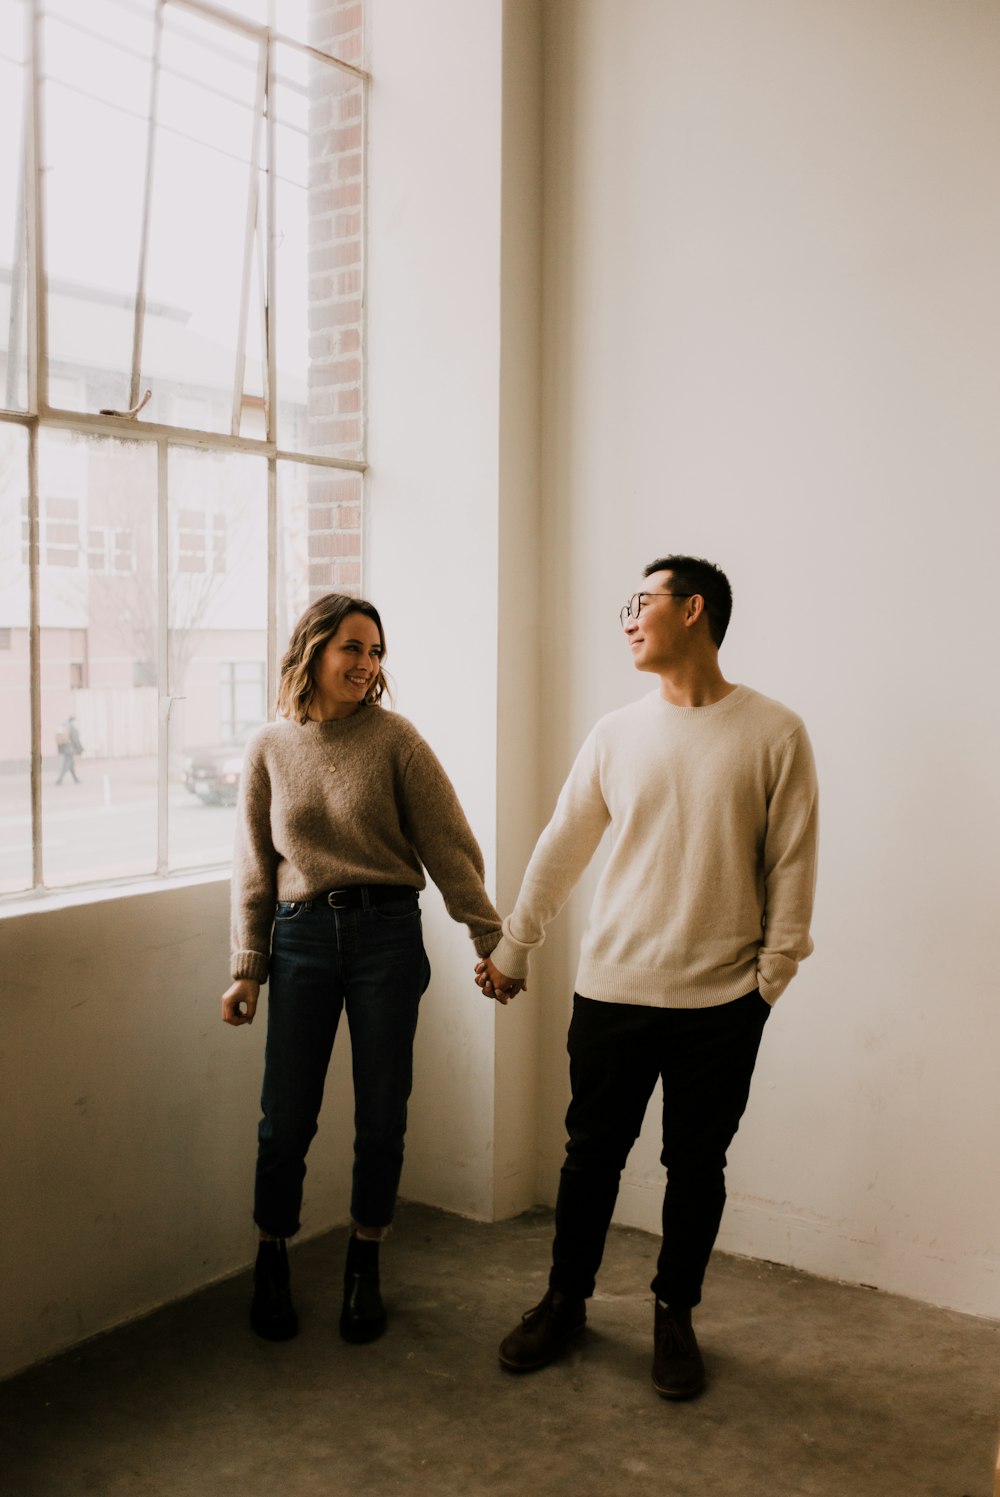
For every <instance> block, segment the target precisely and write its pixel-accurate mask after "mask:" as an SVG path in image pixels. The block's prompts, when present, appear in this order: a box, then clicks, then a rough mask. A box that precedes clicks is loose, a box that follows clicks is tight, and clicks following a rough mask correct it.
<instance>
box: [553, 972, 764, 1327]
mask: <svg viewBox="0 0 1000 1497" xmlns="http://www.w3.org/2000/svg"><path fill="white" fill-rule="evenodd" d="M770 1012H771V1010H770V1008H769V1006H768V1004H767V1003H766V1002H765V1001H764V999H763V998H761V996H760V994H759V993H758V992H757V991H756V990H754V992H752V993H747V994H746V995H745V997H743V998H737V999H735V1000H734V1001H733V1002H731V1003H723V1004H720V1005H719V1006H718V1007H716V1008H643V1007H639V1006H638V1005H634V1004H628V1003H597V1002H595V1001H593V1000H592V999H590V998H581V997H580V995H579V994H575V995H574V998H573V1020H572V1023H571V1024H570V1029H569V1041H568V1049H569V1057H570V1081H571V1083H572V1090H573V1099H572V1101H571V1102H570V1106H569V1111H568V1113H567V1114H566V1132H567V1134H568V1135H569V1138H568V1142H567V1144H566V1162H565V1163H564V1165H563V1168H562V1174H561V1176H560V1180H559V1196H558V1199H557V1201H556V1236H555V1242H554V1244H553V1249H552V1272H551V1274H550V1278H549V1282H550V1285H551V1287H552V1288H553V1289H558V1290H561V1291H562V1292H563V1293H564V1294H571V1295H574V1296H577V1297H581V1298H584V1299H586V1298H588V1297H589V1296H590V1295H591V1294H593V1292H594V1284H595V1281H596V1277H597V1270H598V1268H599V1267H600V1265H601V1258H602V1257H603V1254H604V1240H605V1237H606V1236H607V1231H608V1227H609V1225H610V1223H611V1216H612V1213H613V1211H614V1208H615V1201H616V1200H617V1198H618V1182H619V1179H620V1177H621V1172H622V1169H623V1168H624V1165H625V1161H626V1159H627V1158H628V1155H629V1150H630V1149H631V1148H632V1145H633V1144H634V1143H635V1140H636V1138H637V1137H638V1135H639V1129H640V1128H641V1127H642V1120H643V1117H644V1115H645V1112H646V1106H647V1103H648V1102H649V1098H650V1096H651V1095H652V1092H653V1088H654V1086H655V1085H656V1082H657V1079H658V1078H662V1081H663V1152H662V1154H661V1155H660V1159H661V1162H662V1163H663V1164H664V1166H665V1167H666V1171H667V1186H666V1192H665V1195H664V1198H663V1242H662V1245H661V1248H660V1256H659V1261H658V1263H657V1269H656V1277H655V1278H654V1280H653V1282H652V1285H651V1288H652V1290H653V1292H654V1294H656V1295H657V1297H658V1298H659V1299H662V1300H665V1301H667V1303H669V1304H673V1305H677V1306H682V1305H687V1306H690V1305H696V1304H698V1302H699V1300H700V1299H701V1285H702V1280H703V1278H704V1276H705V1269H706V1267H707V1266H708V1260H709V1257H710V1255H711V1252H712V1247H713V1245H714V1243H715V1238H716V1235H717V1233H718V1230H719V1223H720V1221H721V1220H722V1208H723V1206H724V1205H725V1201H726V1186H725V1173H724V1172H725V1167H726V1150H727V1149H728V1147H729V1145H730V1143H731V1142H732V1139H733V1135H734V1134H735V1132H736V1129H737V1128H738V1127H739V1121H740V1118H741V1117H742V1116H743V1110H744V1108H745V1107H746V1104H747V1097H748V1096H749V1093H750V1078H751V1077H752V1075H753V1068H754V1063H755V1061H756V1059H757V1049H758V1046H759V1044H760V1037H761V1034H762V1032H763V1029H764V1024H765V1021H766V1019H767V1016H768V1014H769V1013H770Z"/></svg>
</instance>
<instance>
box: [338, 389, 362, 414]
mask: <svg viewBox="0 0 1000 1497" xmlns="http://www.w3.org/2000/svg"><path fill="white" fill-rule="evenodd" d="M336 408H337V411H338V412H339V413H340V414H341V415H351V414H355V413H356V412H358V411H360V410H361V391H360V390H359V389H358V388H357V386H354V388H352V389H346V390H338V391H337V395H336Z"/></svg>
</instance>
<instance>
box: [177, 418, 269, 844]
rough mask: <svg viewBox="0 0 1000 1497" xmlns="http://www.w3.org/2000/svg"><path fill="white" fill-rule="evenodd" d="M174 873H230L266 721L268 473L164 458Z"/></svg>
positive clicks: (212, 461)
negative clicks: (218, 866)
mask: <svg viewBox="0 0 1000 1497" xmlns="http://www.w3.org/2000/svg"><path fill="white" fill-rule="evenodd" d="M169 475H170V476H169V491H170V498H169V533H170V566H169V570H170V577H169V587H170V694H171V697H172V698H175V699H176V700H173V701H172V703H171V712H170V743H171V768H170V811H169V818H170V819H169V847H170V855H169V861H170V867H171V868H197V867H204V866H206V865H208V864H212V863H225V862H228V860H229V859H230V857H231V856H232V851H233V829H234V825H235V811H234V809H233V807H234V804H235V800H236V792H237V789H238V787H239V777H240V766H241V764H242V760H243V749H244V746H245V744H246V741H247V738H248V737H249V735H250V733H251V732H252V731H253V729H254V728H255V727H257V726H258V725H259V724H260V723H262V722H264V721H265V720H266V718H267V696H266V691H265V681H264V676H265V669H266V661H267V463H266V462H265V461H264V460H263V459H261V458H257V457H247V456H244V455H242V454H222V453H207V452H201V451H197V450H192V449H184V448H177V449H172V450H171V453H170V468H169Z"/></svg>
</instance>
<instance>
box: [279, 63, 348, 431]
mask: <svg viewBox="0 0 1000 1497" xmlns="http://www.w3.org/2000/svg"><path fill="white" fill-rule="evenodd" d="M275 50H276V54H277V58H276V63H277V66H276V72H277V83H276V89H275V97H274V106H275V121H276V130H275V134H276V141H275V153H276V162H275V167H276V172H277V182H276V194H275V197H276V216H277V234H276V236H275V238H276V246H277V247H276V249H275V276H276V281H277V296H276V308H277V324H278V326H277V338H276V345H275V347H276V356H277V365H278V368H277V376H276V378H277V383H278V390H277V400H278V411H277V417H278V419H277V428H278V442H279V445H280V446H281V447H283V448H285V449H287V450H289V451H300V452H301V451H305V452H312V453H317V454H321V455H323V456H326V457H348V458H357V457H360V456H361V453H362V448H363V403H364V400H363V396H364V392H363V387H362V378H361V337H362V322H363V305H364V300H363V266H364V260H363V255H362V244H361V218H362V186H363V163H362V141H363V118H362V110H363V90H362V87H361V84H360V83H359V82H358V81H356V80H354V79H353V78H352V77H351V75H350V74H346V73H344V72H343V71H342V70H341V69H339V68H335V67H333V66H331V65H330V64H328V63H323V62H319V61H317V60H316V59H315V58H314V57H309V56H305V55H303V54H302V53H300V52H297V51H295V50H294V49H292V48H290V47H278V48H276V49H275Z"/></svg>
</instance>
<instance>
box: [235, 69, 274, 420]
mask: <svg viewBox="0 0 1000 1497" xmlns="http://www.w3.org/2000/svg"><path fill="white" fill-rule="evenodd" d="M266 104H267V47H266V45H262V46H261V48H260V52H259V54H258V65H257V89H256V92H255V95H254V113H253V137H252V140H251V145H250V180H249V182H248V183H247V218H246V227H245V231H244V239H243V284H242V288H241V291H240V322H239V330H238V332H237V337H236V369H235V372H234V374H233V419H232V426H231V428H230V429H231V431H232V434H233V436H234V437H238V436H239V434H240V416H241V414H242V410H243V385H244V381H245V379H246V362H247V324H248V322H249V317H250V292H251V283H252V281H253V251H254V239H255V236H256V233H257V217H258V212H259V201H260V151H261V135H262V133H263V131H262V129H261V123H262V119H263V115H264V109H265V107H266Z"/></svg>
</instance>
